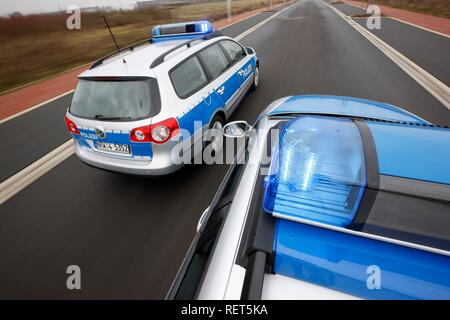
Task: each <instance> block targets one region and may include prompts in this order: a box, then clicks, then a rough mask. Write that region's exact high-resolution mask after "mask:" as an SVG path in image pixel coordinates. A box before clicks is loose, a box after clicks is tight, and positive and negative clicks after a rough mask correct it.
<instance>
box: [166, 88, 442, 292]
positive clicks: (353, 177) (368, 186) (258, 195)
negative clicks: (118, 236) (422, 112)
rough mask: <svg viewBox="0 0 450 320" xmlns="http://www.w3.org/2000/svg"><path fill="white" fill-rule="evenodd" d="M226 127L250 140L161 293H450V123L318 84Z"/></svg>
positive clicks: (225, 130)
mask: <svg viewBox="0 0 450 320" xmlns="http://www.w3.org/2000/svg"><path fill="white" fill-rule="evenodd" d="M224 134H225V135H226V136H231V137H240V139H245V140H246V142H247V143H245V144H242V145H243V146H242V148H241V149H240V152H239V153H238V155H237V157H236V161H235V164H234V165H232V167H231V168H230V170H229V172H228V174H227V175H226V177H225V179H224V181H223V183H222V185H221V186H220V189H219V190H218V192H217V194H216V196H215V198H214V200H213V202H212V204H211V206H210V207H209V208H208V209H207V210H206V211H205V213H204V214H203V215H202V217H201V219H200V220H199V223H198V227H197V236H196V237H195V239H194V241H193V243H192V245H191V247H190V249H189V252H188V253H187V255H186V257H185V259H184V261H183V263H182V265H181V267H180V270H179V272H178V275H177V277H176V279H175V281H174V283H173V285H172V287H171V289H170V291H169V293H168V296H167V298H169V299H192V298H198V299H359V298H363V299H450V251H449V250H450V167H449V164H450V129H449V128H446V127H439V126H436V125H432V124H431V123H429V122H427V121H425V120H424V119H421V118H420V117H417V116H415V115H413V114H411V113H408V112H406V111H404V110H402V109H400V108H397V107H395V106H392V105H389V104H385V103H378V102H373V101H368V100H363V99H355V98H348V97H337V96H319V95H318V96H292V97H287V98H283V99H280V100H278V101H276V102H274V103H273V104H272V105H270V106H269V107H268V108H267V109H266V110H265V111H264V113H263V114H262V115H261V116H260V117H259V119H258V120H257V122H256V124H255V125H254V127H253V128H252V127H251V126H250V125H248V124H246V123H245V122H232V123H229V124H227V125H226V126H225V127H224ZM242 159H244V160H246V161H241V160H242Z"/></svg>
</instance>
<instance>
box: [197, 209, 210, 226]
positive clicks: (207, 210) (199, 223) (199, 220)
mask: <svg viewBox="0 0 450 320" xmlns="http://www.w3.org/2000/svg"><path fill="white" fill-rule="evenodd" d="M208 212H209V207H208V208H206V209H205V211H203V213H202V215H201V216H200V219H198V222H197V232H200V230H201V229H202V226H203V223H204V222H205V220H206V217H207V216H208Z"/></svg>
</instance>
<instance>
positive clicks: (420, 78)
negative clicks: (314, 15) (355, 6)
mask: <svg viewBox="0 0 450 320" xmlns="http://www.w3.org/2000/svg"><path fill="white" fill-rule="evenodd" d="M322 2H323V3H324V4H325V5H326V6H328V7H329V8H330V9H331V10H333V11H334V12H335V13H336V14H337V15H339V16H340V17H341V18H342V19H344V21H346V22H347V23H348V24H350V25H351V26H352V27H353V28H354V29H356V31H358V32H359V33H360V34H361V35H362V36H364V37H365V38H366V39H367V40H369V41H370V42H371V43H372V44H373V45H374V46H375V47H377V48H378V49H379V50H380V51H381V52H383V53H384V54H385V55H386V56H387V57H388V58H389V59H391V60H392V61H393V62H394V63H395V64H397V65H398V66H399V67H400V68H401V69H402V70H403V71H405V72H406V73H407V74H408V75H409V76H410V77H411V78H413V79H414V80H415V81H416V82H417V83H418V84H420V85H421V86H422V87H423V88H424V89H425V90H427V91H428V92H429V93H430V94H431V95H432V96H433V97H435V98H436V99H437V100H438V101H439V102H440V103H442V104H443V105H444V106H445V107H446V108H447V109H449V110H450V88H449V87H448V86H447V85H445V84H444V83H442V82H441V81H439V80H438V79H437V78H436V77H434V76H433V75H431V74H430V73H428V72H427V71H425V70H424V69H422V68H421V67H419V66H418V65H417V64H415V63H414V62H412V61H411V60H409V59H408V58H407V57H405V56H404V55H402V54H401V53H400V52H398V51H397V50H395V49H394V48H392V47H391V46H390V45H388V44H387V43H386V42H384V41H383V40H381V39H380V38H378V37H377V36H375V35H374V34H373V33H372V32H370V31H369V30H367V29H366V28H364V27H362V26H361V25H360V24H358V23H357V22H355V21H354V20H353V19H352V18H350V17H348V16H346V15H345V14H343V13H342V12H341V11H339V10H338V9H336V8H334V7H333V6H331V5H329V4H328V3H326V2H324V1H323V0H322Z"/></svg>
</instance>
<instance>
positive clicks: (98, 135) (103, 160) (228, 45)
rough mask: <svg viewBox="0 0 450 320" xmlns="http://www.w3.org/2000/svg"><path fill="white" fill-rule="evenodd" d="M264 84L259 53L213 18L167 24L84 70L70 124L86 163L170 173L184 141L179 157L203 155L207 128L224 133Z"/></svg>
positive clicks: (70, 111) (69, 115)
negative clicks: (248, 95)
mask: <svg viewBox="0 0 450 320" xmlns="http://www.w3.org/2000/svg"><path fill="white" fill-rule="evenodd" d="M258 84H259V61H258V58H257V56H256V54H255V52H254V50H253V49H252V48H245V47H243V46H242V45H241V44H239V43H238V42H236V41H235V40H233V39H231V38H229V37H225V36H222V35H221V33H220V32H219V31H217V30H214V29H213V26H212V24H211V23H209V22H208V21H199V22H188V23H179V24H168V25H161V26H157V27H155V28H153V30H152V38H151V39H150V40H146V41H143V42H140V43H138V44H136V45H132V46H130V47H127V48H124V49H121V50H120V52H117V53H114V54H111V55H108V56H106V57H104V58H102V59H100V60H99V61H97V62H95V63H94V64H93V65H92V66H91V68H90V69H89V70H87V71H85V72H83V73H82V74H81V75H80V76H79V82H78V85H77V87H76V89H75V92H74V95H73V98H72V103H71V105H70V107H69V109H68V111H67V114H66V118H65V121H66V125H67V127H68V130H69V132H70V133H71V135H72V137H73V139H74V140H75V149H76V154H77V155H78V157H79V158H80V159H81V160H82V161H83V162H85V163H86V164H88V165H92V166H95V167H98V168H102V169H107V170H111V171H118V172H124V173H131V174H142V175H160V174H167V173H170V172H173V171H175V170H177V169H178V168H179V167H180V166H181V165H182V164H180V163H177V162H176V161H174V152H173V149H174V147H175V146H179V144H182V147H181V148H179V149H180V150H181V151H180V152H178V151H177V155H178V153H180V157H182V156H185V154H190V155H191V156H195V154H194V153H198V152H201V150H202V147H204V141H203V140H204V139H203V138H204V134H205V130H207V129H208V128H213V129H217V130H220V129H221V128H222V126H223V125H224V123H225V122H226V121H227V119H228V118H229V116H230V114H231V113H232V112H233V110H234V109H235V108H236V107H237V105H238V104H239V102H240V101H241V100H242V98H243V97H244V95H245V93H246V92H247V91H248V90H249V89H256V88H257V87H258ZM210 142H211V143H214V137H210ZM216 142H217V141H216ZM217 145H218V144H217ZM217 145H213V147H216V148H217ZM196 146H200V147H196ZM181 153H184V155H182V154H181Z"/></svg>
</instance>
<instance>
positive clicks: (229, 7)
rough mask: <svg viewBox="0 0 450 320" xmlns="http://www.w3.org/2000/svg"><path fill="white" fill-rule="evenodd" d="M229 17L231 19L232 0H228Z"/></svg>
mask: <svg viewBox="0 0 450 320" xmlns="http://www.w3.org/2000/svg"><path fill="white" fill-rule="evenodd" d="M227 19H228V21H231V0H227Z"/></svg>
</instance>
